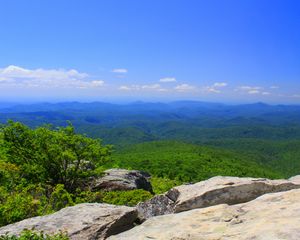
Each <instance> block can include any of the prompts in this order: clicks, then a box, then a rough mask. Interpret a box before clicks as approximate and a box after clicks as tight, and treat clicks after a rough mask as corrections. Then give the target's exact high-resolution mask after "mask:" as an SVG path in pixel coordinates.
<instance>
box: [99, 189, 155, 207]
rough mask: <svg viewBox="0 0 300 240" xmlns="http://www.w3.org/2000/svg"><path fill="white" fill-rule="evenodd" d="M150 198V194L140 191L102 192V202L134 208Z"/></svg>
mask: <svg viewBox="0 0 300 240" xmlns="http://www.w3.org/2000/svg"><path fill="white" fill-rule="evenodd" d="M151 197H153V195H152V194H151V193H149V192H147V191H145V190H141V189H137V190H130V191H111V192H103V202H105V203H110V204H115V205H126V206H135V205H136V204H138V203H139V202H143V201H146V200H148V199H150V198H151Z"/></svg>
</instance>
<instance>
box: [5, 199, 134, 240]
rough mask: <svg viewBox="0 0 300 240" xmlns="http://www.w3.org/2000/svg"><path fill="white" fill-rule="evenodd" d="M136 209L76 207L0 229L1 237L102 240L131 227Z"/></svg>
mask: <svg viewBox="0 0 300 240" xmlns="http://www.w3.org/2000/svg"><path fill="white" fill-rule="evenodd" d="M136 217H137V212H136V210H135V208H130V207H125V206H114V205H109V204H100V203H86V204H78V205H76V206H74V207H67V208H64V209H62V210H60V211H58V212H56V213H54V214H51V215H47V216H42V217H34V218H29V219H25V220H23V221H21V222H18V223H14V224H10V225H7V226H5V227H2V228H0V236H1V235H4V234H6V233H8V234H9V235H18V234H20V232H21V231H22V230H23V229H29V230H31V229H34V230H36V231H43V232H45V233H49V234H51V233H57V232H59V231H60V230H61V231H63V232H67V233H68V235H69V236H70V239H72V240H82V239H86V240H89V239H91V240H92V239H93V240H96V239H105V238H106V237H108V236H110V235H112V234H117V233H120V232H122V231H125V230H128V229H130V228H131V227H133V223H134V221H135V220H136Z"/></svg>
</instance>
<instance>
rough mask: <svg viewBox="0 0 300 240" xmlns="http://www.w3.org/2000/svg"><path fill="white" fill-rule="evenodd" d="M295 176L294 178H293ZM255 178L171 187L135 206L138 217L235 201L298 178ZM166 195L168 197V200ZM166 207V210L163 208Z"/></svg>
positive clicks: (282, 187) (291, 186)
mask: <svg viewBox="0 0 300 240" xmlns="http://www.w3.org/2000/svg"><path fill="white" fill-rule="evenodd" d="M295 179H296V178H295ZM295 179H294V180H293V181H291V180H269V179H258V178H238V177H213V178H210V179H208V180H206V181H202V182H198V183H195V184H191V185H182V186H179V187H175V188H172V189H171V190H170V191H168V192H167V193H166V194H164V197H162V196H160V197H159V198H158V197H157V196H156V197H154V199H151V200H149V201H147V202H144V203H140V204H138V206H137V209H138V212H139V218H140V219H141V220H145V219H147V218H149V217H152V216H158V215H164V214H168V213H178V212H183V211H187V210H191V209H196V208H204V207H209V206H214V205H218V204H224V203H226V204H229V205H232V204H238V203H244V202H248V201H251V200H253V199H255V198H257V197H259V196H261V195H263V194H266V193H273V192H281V191H287V190H291V189H296V188H300V181H298V182H297V181H296V180H295ZM166 199H169V201H167V200H166ZM164 210H166V211H164Z"/></svg>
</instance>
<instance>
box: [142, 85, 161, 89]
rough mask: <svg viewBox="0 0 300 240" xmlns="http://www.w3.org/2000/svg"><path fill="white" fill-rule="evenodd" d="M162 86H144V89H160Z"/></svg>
mask: <svg viewBox="0 0 300 240" xmlns="http://www.w3.org/2000/svg"><path fill="white" fill-rule="evenodd" d="M160 88H161V87H160V85H159V84H152V85H143V86H142V89H160Z"/></svg>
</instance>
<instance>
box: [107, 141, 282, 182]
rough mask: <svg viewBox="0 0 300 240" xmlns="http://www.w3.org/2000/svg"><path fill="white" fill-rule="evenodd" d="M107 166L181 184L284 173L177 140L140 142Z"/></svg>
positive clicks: (231, 154)
mask: <svg viewBox="0 0 300 240" xmlns="http://www.w3.org/2000/svg"><path fill="white" fill-rule="evenodd" d="M112 158H113V160H112V161H111V162H110V163H108V164H107V165H106V166H107V167H110V165H118V166H120V167H122V168H135V169H139V170H144V171H148V172H150V173H151V174H152V175H153V176H157V177H160V178H167V179H171V180H176V181H177V182H178V183H183V182H196V181H201V180H204V179H207V178H210V177H213V176H216V175H222V176H239V177H246V176H247V177H267V178H280V177H282V175H281V174H279V173H277V172H276V171H272V170H271V169H270V168H268V167H266V166H264V165H262V164H258V163H256V162H254V161H252V160H251V159H249V158H247V157H244V156H243V155H240V154H237V153H235V152H232V151H229V150H224V149H217V148H212V147H205V146H196V145H192V144H186V143H183V142H176V141H159V142H150V143H142V144H137V145H134V146H131V147H128V148H124V149H122V151H119V152H116V153H115V154H114V155H113V157H112Z"/></svg>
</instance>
